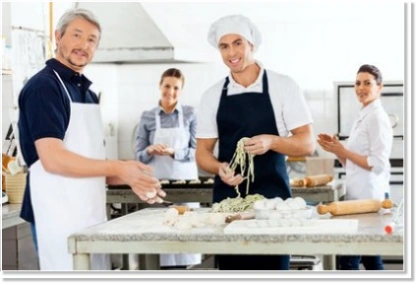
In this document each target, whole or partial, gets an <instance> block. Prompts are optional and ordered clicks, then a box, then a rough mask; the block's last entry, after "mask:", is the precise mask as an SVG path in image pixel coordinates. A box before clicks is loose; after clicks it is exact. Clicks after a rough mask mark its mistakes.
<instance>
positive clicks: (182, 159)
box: [135, 68, 201, 268]
mask: <svg viewBox="0 0 418 285" xmlns="http://www.w3.org/2000/svg"><path fill="white" fill-rule="evenodd" d="M183 86H184V76H183V74H182V72H181V71H180V70H178V69H176V68H170V69H168V70H166V71H165V72H164V73H163V74H162V76H161V80H160V91H161V98H160V100H159V104H158V106H157V107H155V108H153V109H151V110H148V111H145V112H143V113H142V116H141V120H140V122H139V125H138V128H137V131H136V144H135V154H136V158H137V159H138V160H139V161H141V162H143V163H146V164H148V165H151V166H152V167H153V168H154V174H155V177H157V178H159V179H164V180H165V179H167V180H196V179H198V169H197V165H196V160H195V152H196V113H195V109H194V108H193V107H192V106H186V105H181V104H180V103H179V97H180V95H181V92H182V90H183ZM187 205H188V206H189V207H199V203H187ZM199 263H201V254H162V255H160V265H161V267H163V268H164V267H186V266H188V265H192V264H199Z"/></svg>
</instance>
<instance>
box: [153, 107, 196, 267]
mask: <svg viewBox="0 0 418 285" xmlns="http://www.w3.org/2000/svg"><path fill="white" fill-rule="evenodd" d="M177 110H178V118H179V126H178V127H177V128H161V122H160V116H159V112H160V109H159V108H157V111H156V113H155V124H156V130H155V137H154V143H153V144H166V145H168V146H169V147H171V148H174V149H180V148H185V147H187V146H188V145H189V140H190V132H189V131H188V130H186V129H185V128H184V120H183V108H182V106H181V105H180V104H179V105H178V108H177ZM149 165H151V166H152V167H153V168H154V174H155V176H156V177H157V178H158V179H169V180H195V179H198V171H197V165H196V162H195V161H191V162H180V161H176V160H174V158H172V157H170V156H161V155H155V156H154V158H153V159H152V161H151V162H150V163H149ZM184 204H185V205H188V206H189V207H193V208H198V207H199V203H184ZM201 262H202V255H201V254H161V255H160V265H161V266H185V265H192V264H200V263H201Z"/></svg>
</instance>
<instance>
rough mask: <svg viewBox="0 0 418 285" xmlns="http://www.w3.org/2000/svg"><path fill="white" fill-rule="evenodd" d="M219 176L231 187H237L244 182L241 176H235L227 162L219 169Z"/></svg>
mask: <svg viewBox="0 0 418 285" xmlns="http://www.w3.org/2000/svg"><path fill="white" fill-rule="evenodd" d="M218 174H219V177H220V178H221V180H222V181H223V182H224V183H225V184H228V185H229V186H237V185H239V184H241V183H242V181H244V179H243V178H242V176H241V174H238V175H234V172H233V171H232V170H231V168H229V166H228V163H226V162H224V163H222V165H221V167H219V171H218Z"/></svg>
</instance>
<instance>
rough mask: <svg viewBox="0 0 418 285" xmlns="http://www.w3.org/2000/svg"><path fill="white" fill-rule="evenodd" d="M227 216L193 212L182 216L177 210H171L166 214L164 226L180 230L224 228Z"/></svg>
mask: <svg viewBox="0 0 418 285" xmlns="http://www.w3.org/2000/svg"><path fill="white" fill-rule="evenodd" d="M226 216H227V214H224V213H199V212H192V211H186V212H185V213H184V214H183V215H180V214H179V212H178V211H177V209H175V208H170V209H168V210H167V211H166V213H165V216H164V221H163V224H164V225H168V226H170V227H174V228H176V229H179V230H189V229H192V228H205V227H207V226H222V225H224V224H225V218H226Z"/></svg>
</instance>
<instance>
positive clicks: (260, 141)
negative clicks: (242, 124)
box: [244, 135, 274, 155]
mask: <svg viewBox="0 0 418 285" xmlns="http://www.w3.org/2000/svg"><path fill="white" fill-rule="evenodd" d="M273 138H274V136H272V135H258V136H254V137H252V138H250V139H249V140H247V141H246V142H245V144H244V150H245V152H247V153H249V154H253V155H256V154H257V155H261V154H265V153H266V152H267V151H269V150H270V148H271V144H272V141H273Z"/></svg>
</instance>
